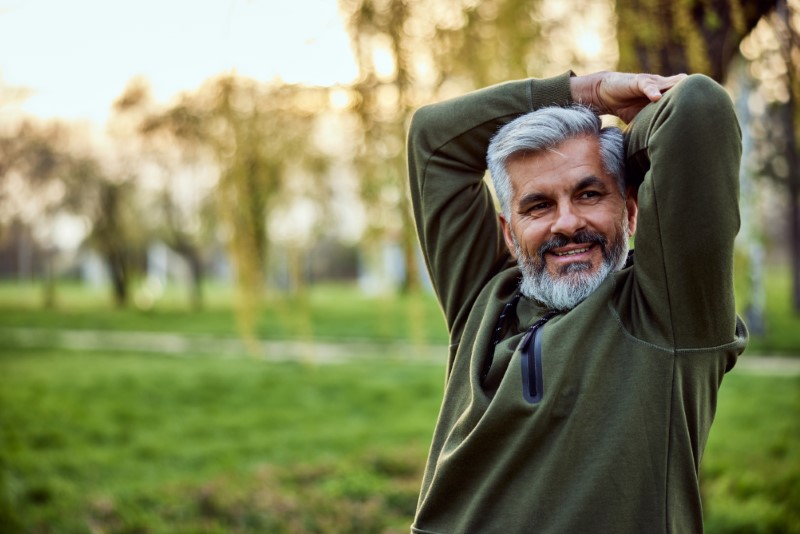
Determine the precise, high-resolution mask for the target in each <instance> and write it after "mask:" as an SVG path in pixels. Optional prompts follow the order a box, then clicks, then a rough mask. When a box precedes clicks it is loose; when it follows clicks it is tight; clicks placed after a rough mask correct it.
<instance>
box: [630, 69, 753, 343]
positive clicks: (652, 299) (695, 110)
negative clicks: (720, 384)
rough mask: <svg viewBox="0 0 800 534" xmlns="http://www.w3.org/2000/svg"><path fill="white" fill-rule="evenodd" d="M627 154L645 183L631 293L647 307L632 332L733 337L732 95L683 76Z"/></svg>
mask: <svg viewBox="0 0 800 534" xmlns="http://www.w3.org/2000/svg"><path fill="white" fill-rule="evenodd" d="M627 151H628V162H627V169H628V171H629V176H630V177H631V178H632V179H633V181H635V182H638V181H641V180H643V182H642V184H641V186H640V187H639V192H638V198H639V218H638V230H637V233H636V263H635V267H634V269H635V274H636V276H635V277H634V278H635V280H636V287H635V288H632V291H631V294H630V295H629V298H633V299H635V300H636V301H637V302H638V305H639V306H641V307H643V308H644V309H650V310H652V314H651V317H652V320H650V321H649V322H648V323H649V324H648V325H636V324H630V325H628V326H629V328H631V329H633V330H635V332H634V333H636V334H641V335H642V337H646V338H648V339H650V340H651V341H653V342H656V343H659V339H657V338H660V339H661V340H663V341H664V342H665V343H669V344H670V345H671V346H675V347H678V348H680V349H700V348H707V347H710V346H718V345H724V344H726V343H730V342H732V340H733V339H734V333H735V329H736V315H735V306H734V295H733V242H734V238H735V237H736V233H737V232H738V229H739V208H738V192H739V162H740V158H741V134H740V131H739V125H738V122H737V120H736V116H735V114H734V111H733V106H732V103H731V99H730V97H729V96H728V94H727V93H726V92H725V90H724V89H723V88H722V87H720V86H719V85H718V84H717V83H716V82H714V81H713V80H711V79H710V78H707V77H705V76H701V75H692V76H690V77H688V78H686V79H685V80H683V81H681V82H680V83H679V84H678V85H677V86H676V87H675V88H674V89H673V90H671V91H669V92H668V93H667V94H666V95H665V96H664V97H663V98H661V99H660V100H659V102H657V103H655V104H652V105H650V106H647V107H646V108H645V109H644V110H642V111H641V113H639V114H638V115H637V117H636V119H635V120H634V121H633V123H632V124H631V127H630V129H629V131H628V132H627ZM623 319H624V318H623ZM646 329H650V330H651V331H649V332H647V333H646V334H643V333H642V332H643V331H644V330H646Z"/></svg>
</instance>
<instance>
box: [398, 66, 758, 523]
mask: <svg viewBox="0 0 800 534" xmlns="http://www.w3.org/2000/svg"><path fill="white" fill-rule="evenodd" d="M574 103H581V104H584V105H586V106H591V108H593V109H594V110H596V111H597V112H598V113H604V114H615V115H617V116H619V117H620V118H621V119H623V120H624V121H626V122H631V124H630V127H629V129H628V131H627V132H626V134H625V138H624V140H623V137H622V134H621V133H620V132H619V131H617V130H613V129H600V124H599V120H598V119H597V117H596V116H595V115H594V114H593V113H591V112H587V110H586V109H585V108H580V107H574V106H573V107H565V106H571V105H572V104H574ZM553 106H558V107H553ZM531 112H532V113H531ZM623 143H624V145H623ZM740 151H741V144H740V133H739V130H738V124H737V122H736V118H735V116H734V113H733V111H732V106H731V103H730V99H729V98H728V96H727V94H726V93H725V91H724V90H723V89H722V88H720V87H719V86H718V85H717V84H716V83H714V82H713V81H711V80H709V79H708V78H705V77H703V76H689V77H686V76H683V75H681V76H676V77H671V78H663V77H660V76H652V75H642V74H640V75H633V74H619V73H598V74H594V75H590V76H577V77H576V76H573V75H571V73H567V74H565V75H562V76H559V77H556V78H552V79H545V80H525V81H517V82H509V83H506V84H502V85H499V86H494V87H491V88H488V89H484V90H481V91H477V92H474V93H470V94H468V95H465V96H463V97H460V98H456V99H453V100H450V101H446V102H443V103H440V104H435V105H432V106H427V107H424V108H422V109H420V110H419V111H418V112H417V113H416V114H415V116H414V119H413V121H412V124H411V128H410V132H409V171H410V179H411V193H412V200H413V204H414V209H415V216H416V221H417V230H418V233H419V238H420V242H421V244H422V248H423V252H424V256H425V260H426V262H427V266H428V269H429V272H430V275H431V278H432V281H433V285H434V288H435V291H436V294H437V297H438V298H439V300H440V302H441V305H442V308H443V310H444V314H445V318H446V322H447V326H448V329H449V333H450V340H451V345H450V357H449V361H448V367H447V377H446V387H445V393H444V400H443V403H442V407H441V412H440V414H439V420H438V422H437V426H436V430H435V432H434V436H433V442H432V445H431V450H430V455H429V458H428V463H427V467H426V471H425V475H424V478H423V482H422V490H421V493H420V497H419V502H418V506H417V514H416V518H415V521H414V525H413V527H412V531H413V532H415V533H418V534H422V533H455V532H504V533H511V532H554V533H575V532H646V533H652V532H681V533H682V532H699V531H702V528H703V527H702V508H701V504H700V496H699V490H698V470H699V464H700V459H701V456H702V452H703V448H704V446H705V443H706V439H707V437H708V432H709V428H710V425H711V421H712V419H713V416H714V411H715V406H716V395H717V390H718V388H719V385H720V383H721V381H722V377H723V375H724V373H725V372H726V371H728V370H729V369H730V368H731V367H732V366H733V365H734V363H735V361H736V358H737V356H738V355H739V354H740V353H741V351H742V350H744V346H745V344H746V331H745V328H744V325H743V324H742V323H741V321H739V320H738V318H737V317H736V314H735V310H734V300H733V281H732V277H733V275H732V270H733V267H732V258H733V240H734V237H735V235H736V232H737V231H738V224H739V219H738V207H737V196H738V165H739V159H740V155H741V154H740ZM487 154H488V166H489V169H490V171H491V173H492V178H493V180H494V183H495V189H496V191H497V196H498V199H499V202H500V205H501V211H502V213H501V214H500V215H499V217H498V215H497V214H496V211H495V208H494V202H493V199H492V197H491V195H490V192H489V190H488V188H487V187H486V185H485V184H484V182H483V175H484V173H485V170H486V168H487ZM634 231H635V232H636V254H635V258H634V257H633V254H632V253H631V254H630V255H629V254H628V252H627V251H628V248H627V247H628V238H629V237H630V236H631V235H633V232H634Z"/></svg>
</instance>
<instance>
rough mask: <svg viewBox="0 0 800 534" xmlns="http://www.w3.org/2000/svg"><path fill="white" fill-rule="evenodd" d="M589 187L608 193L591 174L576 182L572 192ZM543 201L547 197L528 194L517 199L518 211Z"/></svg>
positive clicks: (538, 194) (602, 184)
mask: <svg viewBox="0 0 800 534" xmlns="http://www.w3.org/2000/svg"><path fill="white" fill-rule="evenodd" d="M590 187H596V188H598V189H600V190H602V191H603V192H605V191H608V187H606V184H605V183H604V182H603V181H602V180H601V179H600V178H598V177H597V176H595V175H593V174H592V175H590V176H587V177H586V178H583V179H582V180H581V181H580V182H578V184H577V185H576V186H575V187H574V189H573V191H581V190H583V189H588V188H590ZM543 200H549V197H548V196H547V195H543V194H542V193H538V192H536V191H534V192H532V193H528V194H527V195H524V196H523V197H522V198H520V199H519V205H518V206H519V207H518V209H519V210H521V211H524V210H525V208H526V207H527V206H530V205H531V204H536V203H537V202H541V201H543Z"/></svg>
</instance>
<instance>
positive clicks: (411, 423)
mask: <svg viewBox="0 0 800 534" xmlns="http://www.w3.org/2000/svg"><path fill="white" fill-rule="evenodd" d="M567 69H572V70H573V71H575V72H576V73H579V74H586V73H590V72H594V71H597V70H612V69H613V70H625V71H649V72H656V73H662V74H672V73H677V72H689V73H705V74H707V75H709V76H711V77H713V78H714V79H716V80H717V81H719V82H720V83H722V84H723V85H724V86H725V87H726V89H727V90H728V91H729V93H730V95H731V98H732V100H733V101H734V104H735V107H736V110H737V114H738V116H739V119H740V123H741V127H742V133H743V145H744V158H743V165H742V171H741V175H740V189H741V231H740V234H739V237H738V241H737V252H736V280H735V282H736V289H737V306H738V308H739V313H740V314H741V315H742V316H743V317H744V318H745V320H746V322H747V324H748V326H749V328H750V330H751V335H752V342H751V344H750V346H749V348H748V350H747V352H746V354H745V356H744V357H742V358H741V360H740V363H739V365H737V367H736V369H735V370H734V371H733V372H731V373H730V374H729V375H728V377H727V378H726V382H725V384H724V385H723V388H722V390H721V391H720V398H719V407H718V415H717V421H716V422H715V426H714V427H713V429H712V434H711V438H710V441H709V443H708V446H707V449H706V457H705V458H704V461H703V465H702V489H703V495H704V506H705V511H706V528H707V530H708V531H709V532H800V418H798V412H799V411H800V209H799V208H798V202H800V168H799V165H800V161H799V160H798V135H799V133H800V105H799V104H798V102H800V100H799V99H800V81H799V77H800V0H750V1H743V0H682V1H679V2H674V1H672V2H670V1H666V0H616V1H614V0H583V1H581V0H527V1H521V0H487V1H481V2H479V1H476V0H340V1H338V2H336V1H335V0H329V1H323V0H295V1H293V2H277V1H268V0H249V1H245V0H217V1H213V2H211V1H210V2H202V3H198V2H188V1H178V0H173V1H170V2H156V1H155V0H138V1H137V2H132V1H127V0H119V1H116V2H101V1H98V0H75V1H73V2H57V1H55V0H0V380H2V387H0V531H3V532H293V533H297V532H407V531H408V526H409V524H410V521H411V519H412V517H413V512H414V507H415V504H416V496H417V491H418V488H419V483H420V479H421V473H422V467H423V463H424V460H425V456H426V452H427V446H428V444H429V442H430V437H431V432H432V430H433V426H434V423H435V420H436V415H437V411H438V406H439V402H440V400H441V394H442V386H443V380H444V363H445V358H446V345H447V335H446V331H445V328H444V322H443V319H442V315H441V312H440V311H439V308H438V305H437V304H436V302H435V299H434V298H433V296H432V295H431V291H430V286H429V283H428V280H427V276H426V273H425V269H424V265H423V263H422V261H421V257H420V252H419V250H418V246H417V242H416V233H415V230H414V225H413V220H412V217H411V213H410V205H409V199H408V196H407V192H406V189H407V185H406V163H405V133H406V127H407V124H408V120H409V118H410V115H411V113H412V112H413V110H414V109H416V108H417V107H419V106H421V105H423V104H426V103H430V102H434V101H438V100H441V99H444V98H448V97H451V96H456V95H459V94H462V93H464V92H466V91H469V90H472V89H476V88H479V87H483V86H486V85H489V84H494V83H499V82H502V81H505V80H509V79H519V78H524V77H529V76H532V77H546V76H552V75H556V74H560V73H562V72H564V71H566V70H567Z"/></svg>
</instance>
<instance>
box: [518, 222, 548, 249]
mask: <svg viewBox="0 0 800 534" xmlns="http://www.w3.org/2000/svg"><path fill="white" fill-rule="evenodd" d="M517 238H518V239H519V245H520V248H521V249H522V251H523V252H524V253H525V254H527V255H529V256H530V255H533V254H536V253H537V252H538V250H539V248H540V247H541V246H542V245H543V244H544V242H545V241H546V238H547V232H544V231H542V229H541V228H539V227H537V226H536V225H533V224H529V225H527V226H525V227H524V228H521V232H520V233H519V234H517Z"/></svg>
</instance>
